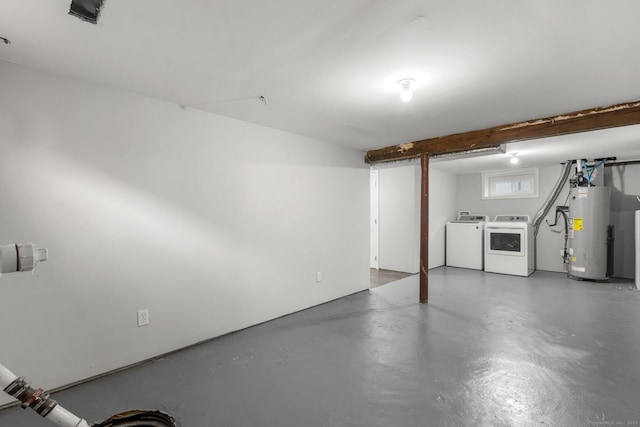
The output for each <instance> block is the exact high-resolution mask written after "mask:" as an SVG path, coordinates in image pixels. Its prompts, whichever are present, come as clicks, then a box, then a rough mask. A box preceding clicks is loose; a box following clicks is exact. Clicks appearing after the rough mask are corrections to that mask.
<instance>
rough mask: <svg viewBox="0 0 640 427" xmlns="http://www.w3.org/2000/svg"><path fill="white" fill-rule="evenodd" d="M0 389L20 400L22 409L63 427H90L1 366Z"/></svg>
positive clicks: (46, 395) (41, 391)
mask: <svg viewBox="0 0 640 427" xmlns="http://www.w3.org/2000/svg"><path fill="white" fill-rule="evenodd" d="M0 387H2V389H3V390H4V392H5V393H7V394H8V395H10V396H13V397H15V398H16V399H18V400H19V401H20V402H21V404H20V406H21V407H22V409H27V408H31V409H33V410H34V411H36V412H37V413H38V414H40V415H41V416H42V417H43V418H46V419H48V420H49V421H52V422H54V423H55V424H58V425H59V426H61V427H89V424H87V422H86V421H85V420H83V419H81V418H79V417H76V416H75V415H73V414H72V413H71V412H69V411H67V410H66V409H64V408H63V407H62V406H60V405H58V402H56V401H55V400H53V399H51V397H50V396H49V395H48V394H45V392H44V391H43V390H42V389H41V388H39V389H34V388H33V387H31V384H29V383H28V382H26V381H25V379H24V378H23V377H20V378H18V377H17V376H16V375H15V374H14V373H13V372H11V371H10V370H9V369H7V368H5V367H4V366H3V365H2V364H0Z"/></svg>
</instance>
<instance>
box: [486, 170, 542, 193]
mask: <svg viewBox="0 0 640 427" xmlns="http://www.w3.org/2000/svg"><path fill="white" fill-rule="evenodd" d="M530 174H532V175H533V192H529V193H511V194H505V195H500V196H498V195H491V191H490V188H489V183H490V180H491V178H497V177H509V176H519V175H530ZM539 181H540V173H539V169H538V168H523V169H509V170H501V171H493V172H483V173H482V188H481V191H482V199H483V200H504V199H534V198H538V197H540V196H539Z"/></svg>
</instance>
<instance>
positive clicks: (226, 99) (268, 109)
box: [0, 0, 640, 162]
mask: <svg viewBox="0 0 640 427" xmlns="http://www.w3.org/2000/svg"><path fill="white" fill-rule="evenodd" d="M69 5H70V0H47V1H42V0H0V36H3V37H7V38H9V39H10V40H11V42H12V43H11V44H10V45H4V44H0V59H4V60H6V61H11V62H16V63H19V64H23V65H25V66H27V67H31V68H35V69H38V70H43V71H45V72H49V73H54V74H57V75H62V76H69V77H74V78H80V79H84V80H88V81H93V82H97V83H99V84H103V85H107V86H111V87H116V88H121V89H125V90H129V91H133V92H137V93H140V94H144V95H147V96H150V97H154V98H158V99H162V100H166V101H168V102H172V103H176V104H180V105H184V106H188V107H191V108H196V109H200V110H203V111H207V112H211V113H215V114H220V115H224V116H228V117H233V118H236V119H240V120H244V121H248V122H253V123H257V124H261V125H264V126H269V127H273V128H277V129H282V130H285V131H289V132H293V133H298V134H303V135H307V136H311V137H314V138H318V139H322V140H325V141H330V142H334V143H338V144H342V145H347V146H351V147H355V148H357V149H361V150H366V149H372V148H379V147H383V146H388V145H394V144H398V143H403V142H409V141H415V140H419V139H425V138H430V137H435V136H443V135H448V134H452V133H458V132H464V131H469V130H475V129H483V128H487V127H492V126H496V125H500V124H505V123H512V122H518V121H523V120H529V119H534V118H539V117H547V116H553V115H557V114H561V113H566V112H571V111H576V110H581V109H585V108H591V107H598V106H605V105H610V104H616V103H621V102H626V101H633V100H638V99H640V85H639V84H638V76H639V75H640V55H638V52H640V25H638V23H637V20H638V16H640V2H638V1H637V0H615V1H607V2H605V1H602V0H563V1H557V0H530V1H524V0H523V1H513V0H457V1H451V0H396V1H389V0H324V1H318V0H215V1H214V0H210V1H205V0H181V1H175V0H126V1H125V0H106V1H105V7H104V10H103V11H102V14H101V16H100V20H99V22H98V24H97V25H92V24H89V23H86V22H83V21H81V20H79V19H77V18H75V17H72V16H70V15H68V14H67V12H68V10H69ZM405 77H412V78H414V79H415V80H416V91H415V95H414V99H413V100H412V101H411V102H409V103H403V102H401V101H400V100H399V96H398V88H397V85H396V82H397V80H399V79H401V78H405ZM260 96H264V97H265V98H266V105H265V104H264V103H263V102H261V101H260V100H259V97H260ZM629 132H631V130H629V131H627V132H623V134H624V135H623V136H621V138H622V139H623V140H624V141H623V142H622V144H623V145H630V144H631V145H633V144H635V145H636V146H637V145H640V144H639V143H638V142H636V141H637V139H638V138H635V136H631V135H627V134H628V133H629ZM633 133H634V135H640V131H639V130H638V129H637V128H636V127H633ZM608 138H609V142H610V143H611V144H613V145H610V151H611V152H610V153H609V152H608V153H607V154H609V155H618V156H619V157H621V156H620V153H618V150H617V148H616V147H615V144H616V142H615V141H613V140H615V139H616V138H617V137H616V136H615V132H613V133H611V134H609V135H608ZM571 140H572V141H578V142H576V144H581V147H580V150H581V151H582V150H583V147H582V145H584V146H585V147H584V148H585V149H586V148H587V147H586V145H587V141H588V140H589V138H585V137H582V136H574V137H571ZM558 141H560V140H558ZM612 141H613V142H612ZM558 144H559V143H558ZM558 144H555V143H554V142H551V141H546V142H545V143H544V147H545V148H544V150H545V151H541V150H542V146H537V145H536V147H537V148H538V151H539V153H538V156H539V157H537V158H534V157H531V159H532V160H531V161H532V162H534V159H538V160H540V161H542V160H544V161H555V160H553V159H550V158H549V155H547V156H546V157H544V153H547V151H548V152H554V153H555V151H556V150H557V149H558V148H557V145H558ZM528 145H530V146H531V144H527V143H524V144H523V143H519V144H518V145H517V147H518V148H517V150H516V149H514V150H515V151H519V152H521V153H522V157H523V159H524V158H525V152H526V151H527V150H529V148H527V146H528ZM595 146H596V148H597V147H598V146H599V147H602V143H601V141H600V140H598V142H597V143H596V144H595ZM511 149H512V147H510V150H511ZM570 151H571V153H570V154H572V155H571V156H570V157H575V155H578V153H577V152H576V148H575V147H574V148H572V149H570ZM547 154H548V153H547ZM560 154H562V156H563V157H562V159H558V161H559V160H564V159H565V157H567V153H566V152H562V153H560ZM639 154H640V153H638V152H637V151H636V152H635V154H633V156H635V157H640V155H639ZM540 156H542V157H540ZM543 157H544V158H543ZM581 157H589V156H581ZM535 161H537V160H535Z"/></svg>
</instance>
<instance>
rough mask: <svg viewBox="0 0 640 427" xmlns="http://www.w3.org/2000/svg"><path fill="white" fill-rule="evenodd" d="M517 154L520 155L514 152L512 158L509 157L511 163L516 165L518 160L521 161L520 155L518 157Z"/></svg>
mask: <svg viewBox="0 0 640 427" xmlns="http://www.w3.org/2000/svg"><path fill="white" fill-rule="evenodd" d="M517 156H518V153H513V154H512V155H511V158H510V159H509V161H510V162H511V164H514V165H515V164H516V163H518V162H519V161H520V159H518V157H517Z"/></svg>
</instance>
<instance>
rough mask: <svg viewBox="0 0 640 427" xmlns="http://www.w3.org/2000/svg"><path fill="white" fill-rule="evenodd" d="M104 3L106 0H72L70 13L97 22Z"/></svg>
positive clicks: (84, 19) (93, 22)
mask: <svg viewBox="0 0 640 427" xmlns="http://www.w3.org/2000/svg"><path fill="white" fill-rule="evenodd" d="M103 3H104V0H72V1H71V8H70V9H69V15H73V16H75V17H78V18H80V19H82V20H83V21H87V22H91V23H92V24H97V23H98V15H99V14H100V10H101V9H102V4H103Z"/></svg>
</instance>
